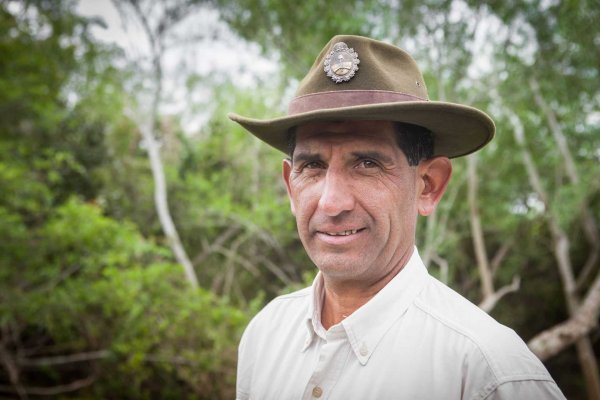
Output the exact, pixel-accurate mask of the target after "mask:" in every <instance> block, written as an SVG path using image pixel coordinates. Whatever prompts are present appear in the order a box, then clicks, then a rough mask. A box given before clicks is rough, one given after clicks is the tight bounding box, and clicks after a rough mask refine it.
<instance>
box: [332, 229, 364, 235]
mask: <svg viewBox="0 0 600 400" xmlns="http://www.w3.org/2000/svg"><path fill="white" fill-rule="evenodd" d="M356 232H358V229H352V230H349V231H342V232H327V234H328V235H330V236H348V235H354V234H355V233H356Z"/></svg>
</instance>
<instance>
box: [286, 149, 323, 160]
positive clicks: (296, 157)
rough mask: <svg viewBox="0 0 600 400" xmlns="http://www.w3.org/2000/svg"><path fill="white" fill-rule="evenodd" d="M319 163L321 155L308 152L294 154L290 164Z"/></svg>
mask: <svg viewBox="0 0 600 400" xmlns="http://www.w3.org/2000/svg"><path fill="white" fill-rule="evenodd" d="M312 161H321V155H320V154H319V153H308V152H301V151H300V152H295V153H294V157H292V162H312Z"/></svg>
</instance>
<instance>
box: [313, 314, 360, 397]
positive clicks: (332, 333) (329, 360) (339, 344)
mask: <svg viewBox="0 0 600 400" xmlns="http://www.w3.org/2000/svg"><path fill="white" fill-rule="evenodd" d="M350 353H351V347H350V344H349V342H348V337H347V336H346V332H345V331H344V328H343V327H342V326H341V325H336V326H333V327H331V329H330V330H329V331H327V334H326V338H325V343H324V344H323V345H322V346H321V347H320V349H319V360H318V362H317V365H316V367H315V369H314V371H313V373H312V375H311V377H310V379H309V380H308V384H307V385H306V388H305V390H304V395H303V396H302V398H303V399H306V400H308V399H319V400H322V399H328V398H330V396H331V393H332V392H333V389H334V387H335V384H336V383H337V381H338V380H339V377H340V374H341V372H342V370H343V369H344V366H345V364H346V362H347V361H348V356H349V355H350Z"/></svg>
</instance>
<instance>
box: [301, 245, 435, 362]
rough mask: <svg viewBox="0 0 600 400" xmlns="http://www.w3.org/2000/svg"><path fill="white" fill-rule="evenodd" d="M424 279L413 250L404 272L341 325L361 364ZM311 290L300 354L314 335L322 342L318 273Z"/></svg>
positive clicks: (420, 263)
mask: <svg viewBox="0 0 600 400" xmlns="http://www.w3.org/2000/svg"><path fill="white" fill-rule="evenodd" d="M427 276H428V272H427V269H426V268H425V265H424V264H423V261H422V260H421V257H420V256H419V252H418V251H417V249H416V247H415V248H414V251H413V254H412V255H411V257H410V259H409V261H408V263H406V265H405V266H404V268H402V270H401V271H400V272H399V273H398V274H397V275H396V276H395V277H394V278H393V279H392V280H391V281H390V282H389V283H388V284H387V285H386V286H385V287H384V288H383V289H381V290H380V291H379V293H377V294H376V295H375V296H374V297H373V298H372V299H371V300H369V301H368V302H367V303H366V304H364V305H363V306H362V307H360V308H359V309H358V310H356V311H355V312H354V313H352V315H350V316H349V317H348V318H346V319H345V320H344V321H342V323H341V324H342V326H343V327H344V329H345V330H346V334H347V335H348V340H349V342H350V345H351V346H352V350H353V352H354V354H355V355H356V357H357V359H358V360H359V362H360V363H361V364H363V365H365V364H366V363H367V362H368V361H369V359H370V358H371V355H372V354H373V352H374V351H375V349H376V348H377V345H378V344H379V342H380V341H381V339H382V338H383V336H384V335H385V334H386V333H387V331H388V330H389V329H390V328H391V327H392V325H393V324H394V323H395V322H396V321H397V320H398V319H399V318H400V317H402V316H403V315H404V313H405V312H406V310H407V309H408V307H409V306H410V305H411V304H412V302H413V301H414V299H415V298H416V297H417V296H418V294H419V293H420V292H421V290H422V289H423V287H424V286H425V283H426V281H427ZM312 288H313V290H312V297H311V301H310V304H309V307H308V312H307V321H306V322H307V328H308V333H307V338H306V341H305V344H304V347H303V349H302V351H305V350H306V349H308V348H309V347H310V345H311V343H312V342H313V340H314V337H315V335H318V336H319V337H321V338H323V339H325V329H324V328H323V326H322V325H321V308H322V302H323V293H324V291H323V278H322V276H321V273H318V274H317V277H316V278H315V280H314V282H313V286H312Z"/></svg>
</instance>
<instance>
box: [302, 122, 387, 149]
mask: <svg viewBox="0 0 600 400" xmlns="http://www.w3.org/2000/svg"><path fill="white" fill-rule="evenodd" d="M367 143H371V144H374V145H376V146H382V147H387V146H388V145H389V146H391V147H392V148H393V149H395V148H396V145H395V131H394V126H393V124H392V123H391V122H390V121H341V122H313V123H309V124H305V125H301V126H299V127H298V128H297V131H296V145H297V146H299V145H301V146H302V147H304V148H312V147H313V146H315V145H318V146H320V147H321V146H324V145H326V144H327V145H331V146H333V145H340V144H347V145H349V147H354V146H361V147H362V146H364V145H365V144H367ZM321 150H322V148H321Z"/></svg>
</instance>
